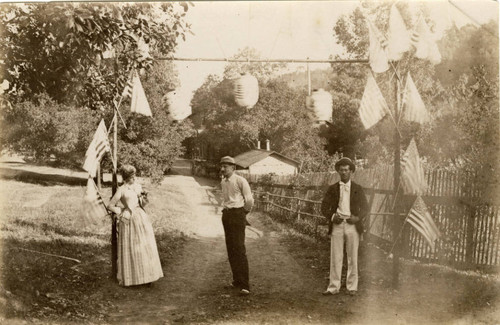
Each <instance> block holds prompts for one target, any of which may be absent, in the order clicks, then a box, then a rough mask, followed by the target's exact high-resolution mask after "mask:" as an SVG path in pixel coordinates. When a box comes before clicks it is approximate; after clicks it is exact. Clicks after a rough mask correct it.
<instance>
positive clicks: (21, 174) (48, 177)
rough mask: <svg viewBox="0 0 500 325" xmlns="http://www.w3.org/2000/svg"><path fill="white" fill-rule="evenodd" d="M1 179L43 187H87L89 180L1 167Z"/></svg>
mask: <svg viewBox="0 0 500 325" xmlns="http://www.w3.org/2000/svg"><path fill="white" fill-rule="evenodd" d="M0 178H3V179H7V180H15V181H18V182H23V183H31V184H38V185H43V186H54V185H70V186H85V185H86V184H87V179H86V178H84V177H77V176H64V175H58V174H43V173H36V172H32V171H27V170H20V169H16V168H5V167H0Z"/></svg>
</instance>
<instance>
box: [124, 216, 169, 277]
mask: <svg viewBox="0 0 500 325" xmlns="http://www.w3.org/2000/svg"><path fill="white" fill-rule="evenodd" d="M117 277H118V283H119V284H120V285H123V286H131V285H138V284H144V283H150V282H153V281H156V280H158V279H159V278H161V277H163V270H162V268H161V264H160V256H159V255H158V248H157V247H156V241H155V235H154V232H153V226H152V225H151V221H150V220H149V216H148V215H147V214H146V212H145V211H144V210H143V209H141V208H139V207H138V208H135V209H133V211H132V214H131V215H130V219H128V220H125V219H122V221H120V222H119V223H118V275H117Z"/></svg>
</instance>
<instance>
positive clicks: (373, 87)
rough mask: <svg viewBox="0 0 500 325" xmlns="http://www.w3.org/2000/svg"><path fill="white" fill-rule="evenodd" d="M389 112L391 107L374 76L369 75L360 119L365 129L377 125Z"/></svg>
mask: <svg viewBox="0 0 500 325" xmlns="http://www.w3.org/2000/svg"><path fill="white" fill-rule="evenodd" d="M387 112H389V107H388V106H387V103H386V101H385V99H384V96H383V95H382V93H381V92H380V89H379V88H378V86H377V82H376V81H375V78H373V76H372V74H371V73H370V74H369V75H368V81H367V83H366V87H365V91H364V92H363V97H362V98H361V103H360V107H359V117H360V118H361V122H362V123H363V126H364V127H365V129H369V128H371V127H372V126H373V125H375V124H377V122H378V121H380V120H381V119H382V118H383V117H384V116H385V115H386V114H387Z"/></svg>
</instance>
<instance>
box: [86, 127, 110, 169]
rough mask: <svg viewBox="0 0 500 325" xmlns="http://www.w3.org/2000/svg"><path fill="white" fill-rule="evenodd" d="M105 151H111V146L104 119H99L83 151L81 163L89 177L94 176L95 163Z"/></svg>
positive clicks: (96, 163) (97, 162)
mask: <svg viewBox="0 0 500 325" xmlns="http://www.w3.org/2000/svg"><path fill="white" fill-rule="evenodd" d="M106 152H111V147H110V145H109V140H108V132H107V131H106V125H105V124H104V120H101V122H100V123H99V126H98V127H97V130H96V131H95V133H94V137H93V138H92V141H91V142H90V145H89V147H88V149H87V152H86V153H85V162H84V163H83V169H84V170H86V171H87V172H88V173H89V175H90V176H91V177H96V172H97V165H98V164H99V162H100V161H101V159H102V157H103V156H104V154H105V153H106Z"/></svg>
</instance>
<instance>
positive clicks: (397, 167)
mask: <svg viewBox="0 0 500 325" xmlns="http://www.w3.org/2000/svg"><path fill="white" fill-rule="evenodd" d="M396 73H397V67H396ZM394 96H395V101H394V107H395V109H394V119H395V123H394V216H393V226H392V233H393V237H394V251H393V260H392V286H393V288H394V289H397V288H398V287H399V257H400V252H401V250H400V247H399V246H400V245H398V241H399V237H400V236H399V232H400V227H401V220H400V215H401V214H400V208H401V205H400V203H399V197H400V194H399V192H400V191H399V186H400V177H401V157H400V155H401V153H400V148H401V136H400V134H399V131H398V125H397V124H396V121H399V81H398V78H394Z"/></svg>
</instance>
